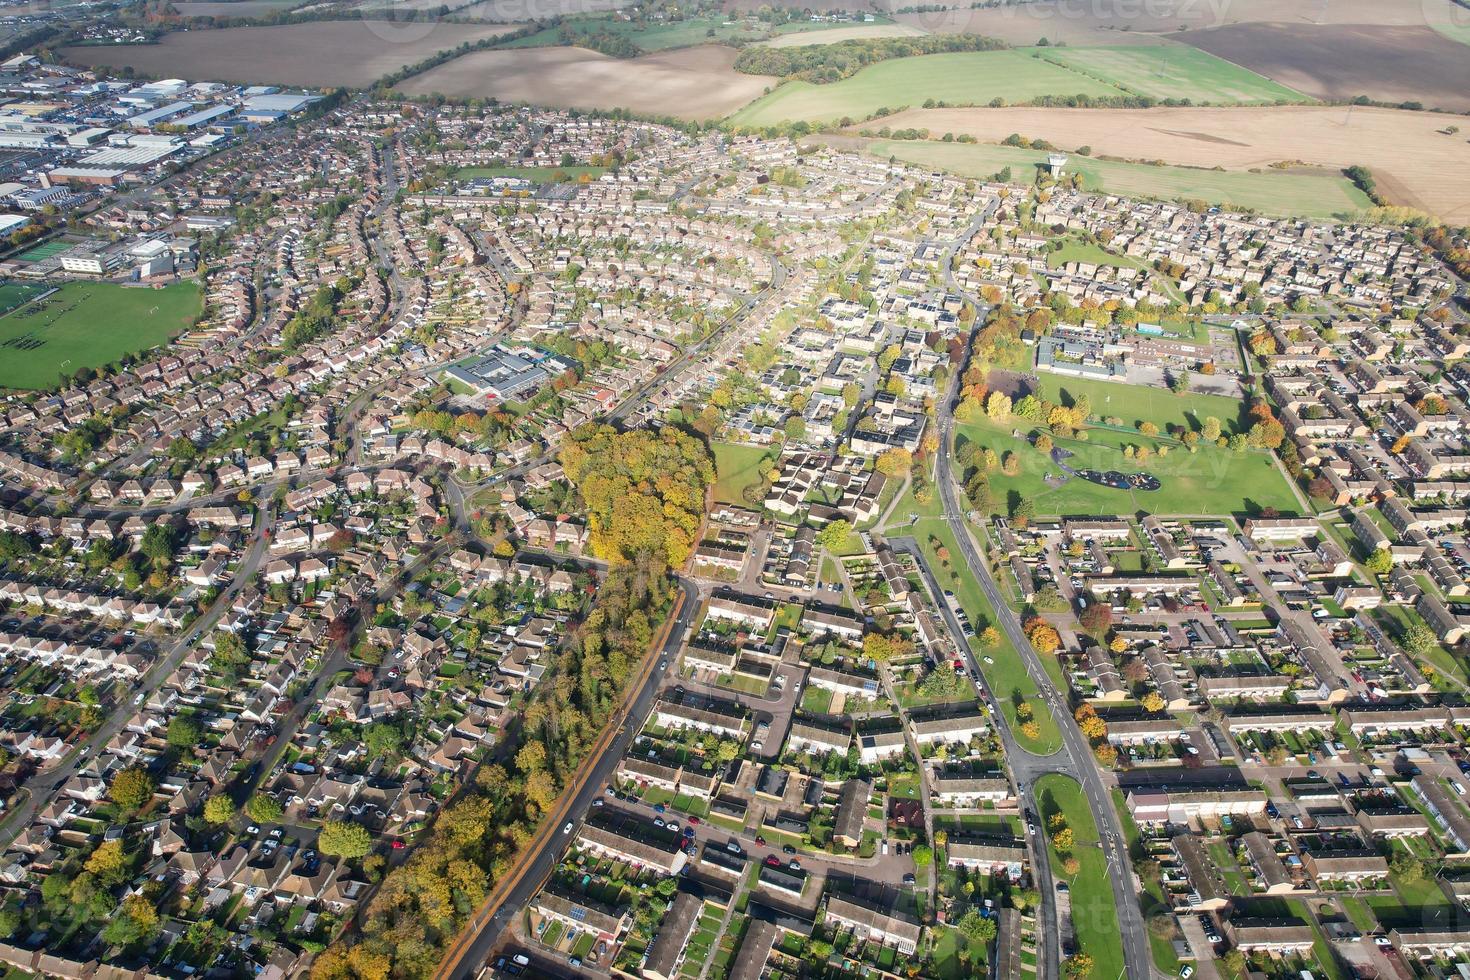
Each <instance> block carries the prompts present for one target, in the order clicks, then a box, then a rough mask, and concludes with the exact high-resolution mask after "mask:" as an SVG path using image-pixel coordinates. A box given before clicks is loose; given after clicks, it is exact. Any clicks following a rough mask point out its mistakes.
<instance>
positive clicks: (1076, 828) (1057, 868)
mask: <svg viewBox="0 0 1470 980" xmlns="http://www.w3.org/2000/svg"><path fill="white" fill-rule="evenodd" d="M1035 791H1036V799H1037V802H1038V804H1039V805H1040V809H1041V818H1042V823H1043V825H1046V826H1047V827H1048V833H1047V845H1048V846H1049V847H1050V848H1051V870H1052V874H1053V875H1055V876H1056V877H1058V878H1061V879H1065V880H1066V882H1067V883H1068V885H1069V886H1070V888H1071V897H1072V926H1073V928H1074V929H1075V930H1076V933H1077V948H1078V949H1079V950H1081V951H1082V952H1084V953H1086V954H1087V955H1088V956H1091V957H1092V973H1091V974H1090V975H1091V976H1092V977H1093V978H1095V980H1115V978H1117V977H1120V976H1122V975H1123V943H1122V939H1121V933H1120V932H1119V928H1118V905H1117V902H1116V900H1115V899H1114V898H1113V882H1112V879H1111V878H1110V877H1109V875H1108V861H1107V857H1106V856H1105V855H1104V854H1103V852H1102V850H1101V849H1100V848H1099V847H1098V846H1097V844H1098V836H1097V823H1096V822H1095V821H1094V820H1093V819H1092V810H1091V809H1089V808H1088V806H1087V799H1086V798H1085V797H1084V796H1083V795H1082V786H1081V785H1080V784H1079V783H1078V782H1077V780H1075V779H1073V778H1072V777H1071V776H1063V775H1061V774H1060V773H1052V774H1050V775H1046V776H1042V777H1041V778H1040V779H1038V780H1037V781H1036V787H1035ZM1058 813H1060V814H1061V815H1062V817H1063V819H1065V820H1066V822H1067V827H1068V828H1070V829H1071V831H1072V839H1073V846H1072V852H1071V853H1072V854H1073V856H1075V857H1076V858H1077V862H1078V864H1079V866H1080V867H1079V868H1078V870H1077V873H1076V874H1073V875H1069V874H1067V873H1066V872H1065V871H1064V870H1063V866H1062V855H1061V853H1060V852H1058V850H1057V848H1056V847H1055V846H1054V845H1053V844H1052V843H1051V838H1052V834H1051V833H1050V830H1049V827H1050V821H1051V818H1052V816H1053V815H1054V814H1058Z"/></svg>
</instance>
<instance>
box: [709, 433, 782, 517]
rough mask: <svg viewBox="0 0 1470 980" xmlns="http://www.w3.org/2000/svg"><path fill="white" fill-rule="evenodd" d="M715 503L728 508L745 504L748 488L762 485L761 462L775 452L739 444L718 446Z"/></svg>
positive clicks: (721, 443)
mask: <svg viewBox="0 0 1470 980" xmlns="http://www.w3.org/2000/svg"><path fill="white" fill-rule="evenodd" d="M710 448H712V449H713V450H714V453H715V500H717V501H720V502H721V503H726V504H744V503H745V498H744V497H743V496H742V494H743V493H744V491H745V488H746V487H752V486H756V485H758V484H759V483H760V482H761V476H760V461H761V459H762V457H764V456H765V455H766V454H767V453H769V452H770V451H771V450H770V449H769V448H768V447H766V446H746V445H742V444H740V443H735V442H714V443H711V444H710Z"/></svg>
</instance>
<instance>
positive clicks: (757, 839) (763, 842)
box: [755, 834, 766, 847]
mask: <svg viewBox="0 0 1470 980" xmlns="http://www.w3.org/2000/svg"><path fill="white" fill-rule="evenodd" d="M755 842H756V843H757V844H759V845H760V846H761V847H765V846H766V839H765V838H764V837H762V836H761V835H760V834H756V835H755Z"/></svg>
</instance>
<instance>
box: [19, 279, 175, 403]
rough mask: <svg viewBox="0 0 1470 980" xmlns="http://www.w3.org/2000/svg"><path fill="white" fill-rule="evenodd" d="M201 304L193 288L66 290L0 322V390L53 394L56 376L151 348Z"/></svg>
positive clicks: (85, 286)
mask: <svg viewBox="0 0 1470 980" xmlns="http://www.w3.org/2000/svg"><path fill="white" fill-rule="evenodd" d="M203 305H204V299H203V295H202V293H201V292H200V289H199V287H198V285H197V284H195V283H192V282H185V283H176V284H174V285H172V286H168V287H165V288H163V289H143V288H138V287H130V286H116V285H113V284H111V283H89V282H69V283H66V284H65V285H63V286H61V288H60V289H58V290H57V291H56V292H55V293H53V294H52V295H50V296H48V297H46V298H45V299H43V300H40V301H38V302H35V303H31V304H30V305H28V306H23V307H21V308H20V309H17V310H14V311H13V312H11V313H9V314H8V315H6V316H4V317H0V388H23V389H28V390H36V389H43V388H54V387H56V386H57V385H58V384H59V383H60V381H61V374H62V372H63V371H65V372H66V373H68V374H70V373H71V372H74V371H76V370H78V369H79V368H83V367H100V366H102V365H104V364H110V363H112V362H113V361H116V360H117V359H118V358H120V357H122V356H123V355H125V354H131V353H134V352H136V351H141V350H147V349H148V348H150V347H156V346H158V345H159V344H162V343H165V342H166V341H167V340H168V339H169V338H171V337H173V336H175V335H176V334H178V333H179V332H181V331H183V330H184V329H186V328H187V327H189V326H190V325H191V324H192V323H193V322H194V321H195V319H197V318H198V316H199V312H200V310H201V309H202V308H203Z"/></svg>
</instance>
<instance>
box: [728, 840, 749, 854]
mask: <svg viewBox="0 0 1470 980" xmlns="http://www.w3.org/2000/svg"><path fill="white" fill-rule="evenodd" d="M725 850H727V851H729V852H730V853H731V854H744V853H745V848H743V847H741V846H740V842H739V841H737V840H735V839H734V838H731V839H730V840H728V841H726V842H725Z"/></svg>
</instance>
